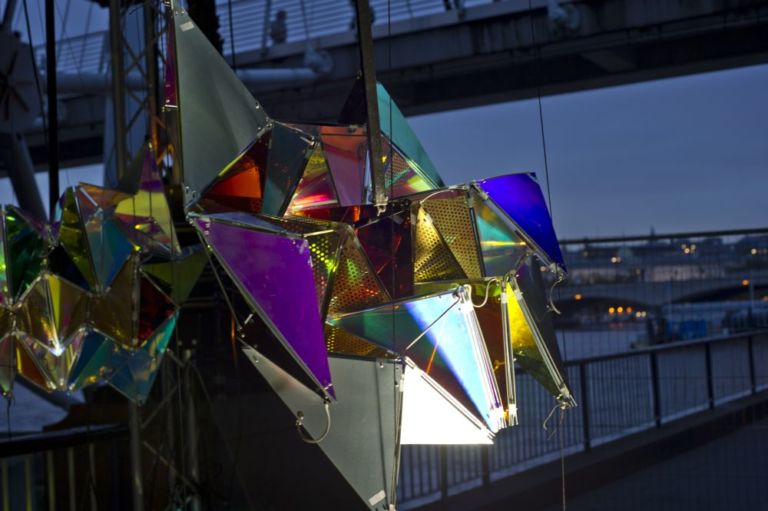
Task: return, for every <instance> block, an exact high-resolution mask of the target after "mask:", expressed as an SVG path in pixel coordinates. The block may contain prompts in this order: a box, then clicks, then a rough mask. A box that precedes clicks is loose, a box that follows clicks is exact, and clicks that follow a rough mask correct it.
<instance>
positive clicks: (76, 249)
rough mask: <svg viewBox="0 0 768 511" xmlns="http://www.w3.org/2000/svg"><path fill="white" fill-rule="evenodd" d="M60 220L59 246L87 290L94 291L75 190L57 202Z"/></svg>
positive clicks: (90, 264) (94, 276) (69, 189)
mask: <svg viewBox="0 0 768 511" xmlns="http://www.w3.org/2000/svg"><path fill="white" fill-rule="evenodd" d="M59 207H60V210H59V213H58V215H57V216H58V217H59V218H60V223H59V228H58V238H59V245H60V246H61V247H63V248H64V250H65V251H66V252H67V254H68V255H69V258H70V260H71V261H72V262H73V263H74V264H75V266H76V267H77V269H78V271H79V273H80V275H82V276H83V278H85V280H86V282H87V283H88V289H94V288H95V286H96V285H97V280H96V273H95V272H94V270H93V264H92V262H91V257H90V250H89V248H90V247H89V244H88V237H87V235H86V232H85V226H84V221H83V218H82V217H81V214H80V210H79V208H78V204H77V199H76V196H75V189H74V188H72V187H70V188H67V189H66V190H65V192H64V195H63V196H62V197H61V200H60V201H59Z"/></svg>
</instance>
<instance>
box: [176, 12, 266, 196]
mask: <svg viewBox="0 0 768 511" xmlns="http://www.w3.org/2000/svg"><path fill="white" fill-rule="evenodd" d="M173 35H174V36H175V40H174V44H173V49H174V50H175V54H176V62H175V64H176V68H175V69H176V92H177V104H178V107H179V108H178V110H177V112H178V116H179V118H180V120H181V123H180V124H181V126H180V127H181V132H182V133H183V134H184V141H183V144H182V145H181V153H182V154H181V155H180V156H181V160H182V169H183V180H184V184H185V185H186V186H187V187H188V188H189V192H190V193H189V196H188V199H189V201H188V202H190V201H195V200H196V199H197V198H199V196H200V194H201V193H202V191H203V190H204V189H206V188H207V187H208V185H209V184H210V183H211V182H212V181H213V180H214V179H216V177H217V176H218V175H219V172H220V171H221V170H222V169H224V168H225V167H227V166H228V165H229V163H230V162H231V161H233V160H234V159H235V158H236V157H237V155H239V154H241V153H242V152H243V150H244V149H245V148H246V147H248V146H249V145H250V144H251V143H252V142H253V141H254V140H256V139H258V138H259V136H260V134H261V133H262V131H263V130H264V129H265V128H266V126H267V122H268V118H267V115H266V114H265V113H264V110H263V109H262V108H261V105H259V103H258V102H257V101H256V100H255V99H254V97H253V95H252V94H251V92H250V91H249V90H248V89H247V88H246V87H245V85H243V83H242V82H241V81H240V80H239V79H238V78H237V76H236V75H235V73H234V71H233V70H232V67H231V66H230V65H229V64H228V63H227V62H226V61H225V60H224V58H223V57H222V56H221V54H219V52H218V51H216V49H215V48H214V47H213V46H212V45H211V43H210V42H209V41H208V39H207V38H206V37H205V35H204V34H203V33H202V31H200V29H198V28H197V26H195V23H194V22H193V21H192V19H191V18H190V17H189V15H188V14H187V13H186V12H185V11H184V10H183V9H181V8H180V7H178V4H174V6H173Z"/></svg>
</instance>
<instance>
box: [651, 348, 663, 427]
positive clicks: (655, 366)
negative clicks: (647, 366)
mask: <svg viewBox="0 0 768 511" xmlns="http://www.w3.org/2000/svg"><path fill="white" fill-rule="evenodd" d="M651 395H652V398H653V421H654V422H655V423H656V427H657V428H658V427H661V395H660V393H659V361H658V356H657V355H656V352H655V351H654V352H653V353H651Z"/></svg>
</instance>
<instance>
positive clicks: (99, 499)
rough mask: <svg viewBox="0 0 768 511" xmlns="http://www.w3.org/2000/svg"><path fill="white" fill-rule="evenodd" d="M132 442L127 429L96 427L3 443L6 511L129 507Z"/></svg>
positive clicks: (1, 485) (1, 505)
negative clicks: (128, 447) (128, 450)
mask: <svg viewBox="0 0 768 511" xmlns="http://www.w3.org/2000/svg"><path fill="white" fill-rule="evenodd" d="M126 437H127V433H126V428H125V427H123V426H106V427H104V426H101V427H99V426H94V427H90V428H76V429H70V430H63V431H53V432H45V433H36V434H29V435H18V436H14V437H10V438H7V439H3V440H0V509H2V510H3V511H10V510H32V509H49V510H55V509H71V510H76V509H90V510H96V509H99V508H101V509H107V508H109V509H122V508H124V507H125V502H126V499H127V498H129V495H130V486H129V485H130V478H129V477H128V474H127V473H125V472H126V469H125V467H126V466H127V463H122V461H125V460H126V459H127V458H126V454H127V453H126V452H125V444H126ZM97 467H100V468H98V469H97ZM105 468H107V470H105Z"/></svg>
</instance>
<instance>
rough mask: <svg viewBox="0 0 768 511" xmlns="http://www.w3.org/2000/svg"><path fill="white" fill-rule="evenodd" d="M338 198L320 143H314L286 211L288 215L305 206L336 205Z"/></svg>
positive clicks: (305, 207)
mask: <svg viewBox="0 0 768 511" xmlns="http://www.w3.org/2000/svg"><path fill="white" fill-rule="evenodd" d="M338 204H339V200H338V198H337V197H336V190H335V189H334V187H333V179H332V178H331V171H330V169H329V168H328V162H326V161H325V155H324V153H323V149H322V146H321V144H319V143H318V144H315V148H314V149H313V150H312V154H311V155H310V157H309V160H308V161H307V166H306V167H305V168H304V175H303V176H302V177H301V181H299V185H298V187H297V188H296V193H294V195H293V199H291V203H290V204H289V205H288V209H287V210H286V213H287V214H289V215H293V214H296V212H298V211H301V210H303V209H307V208H316V207H329V206H337V205H338Z"/></svg>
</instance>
